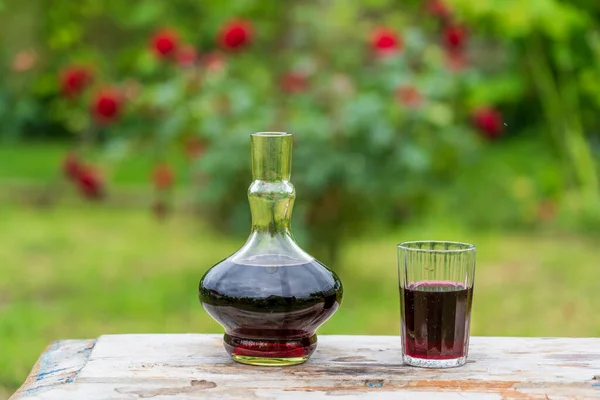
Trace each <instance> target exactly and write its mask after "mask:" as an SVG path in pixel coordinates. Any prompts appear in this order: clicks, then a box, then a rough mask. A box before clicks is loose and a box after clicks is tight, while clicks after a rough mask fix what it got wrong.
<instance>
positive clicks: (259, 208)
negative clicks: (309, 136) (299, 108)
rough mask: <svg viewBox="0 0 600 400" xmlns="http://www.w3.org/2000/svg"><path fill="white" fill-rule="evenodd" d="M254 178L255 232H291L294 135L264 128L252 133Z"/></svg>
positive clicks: (250, 193) (250, 191)
mask: <svg viewBox="0 0 600 400" xmlns="http://www.w3.org/2000/svg"><path fill="white" fill-rule="evenodd" d="M251 144H252V178H253V180H254V181H253V182H252V184H251V185H250V188H249V189H248V200H249V202H250V211H251V212H252V232H257V233H270V234H271V235H275V234H290V220H291V216H292V208H293V206H294V199H295V196H296V194H295V191H294V186H293V185H292V184H291V183H290V181H289V179H290V175H291V168H292V135H291V134H288V133H278V132H261V133H255V134H253V135H252V139H251Z"/></svg>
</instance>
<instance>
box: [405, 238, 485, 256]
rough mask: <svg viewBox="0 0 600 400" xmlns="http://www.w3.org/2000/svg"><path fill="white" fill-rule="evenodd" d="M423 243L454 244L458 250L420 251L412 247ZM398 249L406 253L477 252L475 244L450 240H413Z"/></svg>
mask: <svg viewBox="0 0 600 400" xmlns="http://www.w3.org/2000/svg"><path fill="white" fill-rule="evenodd" d="M417 243H422V244H432V243H434V244H452V245H457V246H458V247H459V248H458V249H418V248H415V247H410V245H413V244H417ZM398 249H402V250H406V251H415V252H422V253H442V254H443V253H465V252H469V251H475V250H476V249H477V247H476V246H475V245H474V244H471V243H466V242H453V241H449V240H411V241H408V242H402V243H400V244H399V245H398Z"/></svg>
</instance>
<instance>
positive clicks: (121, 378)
mask: <svg viewBox="0 0 600 400" xmlns="http://www.w3.org/2000/svg"><path fill="white" fill-rule="evenodd" d="M147 398H150V399H156V400H159V399H169V400H173V399H199V398H202V399H243V400H249V399H328V400H337V399H433V398H436V399H437V398H440V399H464V398H466V399H500V398H511V399H512V398H515V399H520V398H527V399H548V398H549V399H559V398H600V339H566V338H508V337H473V338H471V350H470V355H469V360H468V362H467V365H465V366H463V367H459V368H452V369H443V370H442V369H421V368H412V367H407V366H404V365H402V363H401V361H400V339H399V337H396V336H326V335H323V336H320V337H319V347H318V349H317V351H316V352H315V354H314V355H313V357H312V358H311V359H310V360H309V361H308V362H307V363H305V364H303V365H299V366H293V367H251V366H244V365H240V364H237V363H235V362H233V361H231V360H230V359H229V357H228V356H227V354H226V353H225V351H224V350H223V347H222V345H221V335H197V334H187V335H108V336H101V337H100V338H98V339H96V340H61V341H57V342H55V343H53V344H51V345H50V346H49V347H48V348H47V349H46V351H45V352H44V353H43V354H42V355H41V357H40V359H39V360H38V362H37V364H36V365H35V366H34V368H33V371H32V372H31V374H30V375H29V377H28V378H27V380H26V381H25V383H24V384H23V386H22V387H21V388H20V389H19V390H18V391H17V392H16V393H15V394H14V396H13V397H12V398H11V399H36V400H42V399H48V400H50V399H52V400H58V399H60V400H70V399H89V400H97V399H147Z"/></svg>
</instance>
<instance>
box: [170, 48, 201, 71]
mask: <svg viewBox="0 0 600 400" xmlns="http://www.w3.org/2000/svg"><path fill="white" fill-rule="evenodd" d="M175 57H176V58H177V63H178V64H179V65H180V66H182V67H190V66H192V65H194V64H195V63H196V60H197V59H198V51H197V50H196V48H195V47H194V46H192V45H191V44H186V45H183V46H182V47H181V48H180V49H178V50H177V55H176V56H175Z"/></svg>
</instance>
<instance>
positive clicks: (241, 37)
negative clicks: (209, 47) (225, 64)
mask: <svg viewBox="0 0 600 400" xmlns="http://www.w3.org/2000/svg"><path fill="white" fill-rule="evenodd" d="M252 35H253V27H252V24H251V23H250V22H248V21H244V20H233V21H229V22H228V23H226V24H225V25H224V26H223V27H222V28H221V31H220V33H219V44H220V45H221V46H222V47H223V48H225V49H228V50H239V49H241V48H243V47H246V46H247V45H249V44H250V42H251V40H252Z"/></svg>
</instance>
